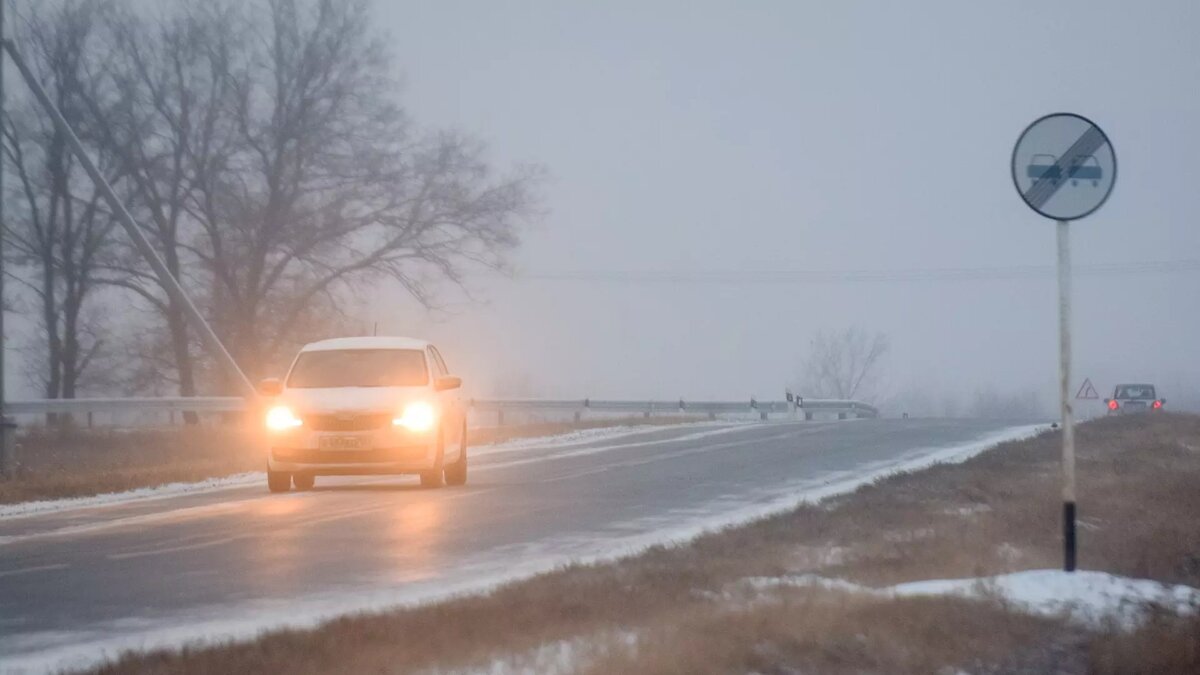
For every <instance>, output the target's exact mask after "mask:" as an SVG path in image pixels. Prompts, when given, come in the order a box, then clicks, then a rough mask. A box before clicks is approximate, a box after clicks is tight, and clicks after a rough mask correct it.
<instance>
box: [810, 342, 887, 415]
mask: <svg viewBox="0 0 1200 675" xmlns="http://www.w3.org/2000/svg"><path fill="white" fill-rule="evenodd" d="M888 346H889V344H888V339H887V336H886V335H884V334H883V333H874V334H871V333H869V332H867V331H866V330H865V329H863V328H860V327H857V326H855V327H850V328H847V329H846V330H844V331H839V332H826V331H820V332H818V333H817V335H816V337H815V338H813V341H812V344H811V347H810V350H809V354H808V358H807V360H806V361H805V364H804V371H803V381H802V386H801V387H800V391H801V393H802V395H804V396H811V397H816V398H841V399H860V400H864V401H867V402H870V401H872V400H874V399H875V397H876V396H878V395H879V393H880V392H879V386H880V376H881V372H880V370H881V366H882V361H883V359H884V357H885V356H887V352H888Z"/></svg>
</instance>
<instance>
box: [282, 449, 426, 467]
mask: <svg viewBox="0 0 1200 675" xmlns="http://www.w3.org/2000/svg"><path fill="white" fill-rule="evenodd" d="M271 456H272V457H274V458H275V461H277V462H300V463H301V464H367V463H384V462H415V461H419V460H421V459H423V458H424V457H425V448H423V447H413V448H376V449H374V450H311V449H300V448H273V449H272V450H271Z"/></svg>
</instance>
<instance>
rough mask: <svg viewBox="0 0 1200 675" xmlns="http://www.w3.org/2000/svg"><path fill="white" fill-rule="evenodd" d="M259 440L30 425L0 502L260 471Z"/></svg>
mask: <svg viewBox="0 0 1200 675" xmlns="http://www.w3.org/2000/svg"><path fill="white" fill-rule="evenodd" d="M694 421H696V418H695V417H651V418H648V419H643V418H635V419H608V420H582V421H580V422H547V423H538V424H522V425H512V426H506V427H496V428H487V429H472V430H471V431H470V432H469V442H470V443H471V444H472V445H483V444H488V443H497V442H501V441H506V440H510V439H513V438H525V437H530V436H550V435H554V434H562V433H566V432H569V431H578V430H581V429H594V428H600V427H611V426H618V425H620V426H641V425H661V424H678V423H681V422H694ZM264 442H265V441H264V440H263V439H262V437H261V435H260V434H259V433H258V432H256V431H250V430H247V429H246V428H244V427H242V426H238V425H231V426H195V427H176V428H168V429H140V430H118V429H68V430H64V431H59V430H54V429H46V428H40V427H35V428H31V429H29V430H28V431H26V432H23V433H22V434H21V436H20V437H19V438H18V441H17V452H18V456H19V457H20V460H21V464H20V470H19V471H18V473H17V475H16V476H15V477H13V478H11V479H8V480H4V479H0V504H11V503H16V502H23V501H30V500H35V499H58V498H64V497H84V496H90V495H96V494H104V493H107V492H119V491H122V490H132V489H135V488H140V487H148V486H154V485H162V484H165V483H173V482H190V481H199V480H205V479H208V478H220V477H223V476H231V475H234V474H238V473H244V472H247V471H262V470H263V465H264V461H265V460H264V459H263V452H262V447H263V444H264Z"/></svg>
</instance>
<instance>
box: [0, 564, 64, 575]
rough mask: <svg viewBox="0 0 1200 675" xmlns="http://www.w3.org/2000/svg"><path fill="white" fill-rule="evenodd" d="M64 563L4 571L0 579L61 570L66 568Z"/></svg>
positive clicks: (0, 573)
mask: <svg viewBox="0 0 1200 675" xmlns="http://www.w3.org/2000/svg"><path fill="white" fill-rule="evenodd" d="M67 567H68V565H67V564H66V563H55V564H53V565H39V566H38V567H23V568H21V569H16V570H5V571H3V572H0V577H15V576H16V575H18V574H31V573H33V572H48V571H50V570H61V569H65V568H67Z"/></svg>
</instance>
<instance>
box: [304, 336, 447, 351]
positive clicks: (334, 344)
mask: <svg viewBox="0 0 1200 675" xmlns="http://www.w3.org/2000/svg"><path fill="white" fill-rule="evenodd" d="M428 346H429V342H428V341H426V340H418V339H417V338H410V337H375V336H372V337H343V338H333V339H330V340H321V341H319V342H310V343H308V344H306V345H304V346H303V347H301V348H300V351H301V352H323V351H333V350H337V349H425V348H426V347H428Z"/></svg>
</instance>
